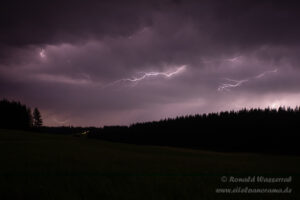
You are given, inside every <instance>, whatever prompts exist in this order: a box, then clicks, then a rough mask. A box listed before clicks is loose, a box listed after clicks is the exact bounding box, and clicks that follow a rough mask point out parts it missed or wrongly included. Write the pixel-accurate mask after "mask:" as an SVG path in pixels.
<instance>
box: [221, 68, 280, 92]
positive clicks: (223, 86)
mask: <svg viewBox="0 0 300 200" xmlns="http://www.w3.org/2000/svg"><path fill="white" fill-rule="evenodd" d="M277 72H278V69H274V70H270V71H265V72H263V73H261V74H258V75H256V76H254V77H250V78H247V79H242V80H233V79H229V78H225V80H227V83H222V84H221V85H220V86H219V87H218V91H230V88H236V87H240V86H241V85H242V84H243V83H245V82H248V81H252V80H254V79H260V78H262V77H264V76H266V75H267V74H270V73H277Z"/></svg>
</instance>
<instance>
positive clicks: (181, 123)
mask: <svg viewBox="0 0 300 200" xmlns="http://www.w3.org/2000/svg"><path fill="white" fill-rule="evenodd" d="M299 126H300V109H299V107H297V108H295V109H291V108H284V107H280V108H279V109H270V108H266V109H250V110H246V109H242V110H240V111H230V112H220V113H211V114H203V115H194V116H183V117H177V118H175V119H165V120H161V121H156V122H145V123H136V124H133V125H131V126H129V127H127V126H106V127H103V128H99V129H96V128H91V129H90V132H89V134H88V136H89V137H90V138H98V139H103V140H109V141H114V142H126V143H134V144H147V145H165V146H178V147H189V148H197V149H207V150H215V151H232V152H262V153H283V154H300V150H299V149H300V147H299V139H298V138H299V137H298V136H299Z"/></svg>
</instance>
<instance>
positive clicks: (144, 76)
mask: <svg viewBox="0 0 300 200" xmlns="http://www.w3.org/2000/svg"><path fill="white" fill-rule="evenodd" d="M185 69H186V65H182V66H180V67H178V68H176V69H175V70H174V71H169V72H141V74H142V75H141V76H139V77H134V78H124V79H120V80H117V81H115V82H113V83H111V84H109V85H107V86H111V85H115V84H117V83H120V82H132V83H137V82H140V81H142V80H145V79H147V78H149V77H159V76H160V77H165V78H171V77H173V76H175V75H176V74H179V73H181V72H183V71H184V70H185Z"/></svg>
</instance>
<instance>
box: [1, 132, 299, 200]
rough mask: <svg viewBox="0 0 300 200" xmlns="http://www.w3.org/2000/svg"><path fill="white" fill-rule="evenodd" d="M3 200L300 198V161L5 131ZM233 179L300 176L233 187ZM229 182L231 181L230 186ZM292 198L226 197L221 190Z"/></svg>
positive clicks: (270, 156) (261, 155) (227, 195)
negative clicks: (284, 190)
mask: <svg viewBox="0 0 300 200" xmlns="http://www.w3.org/2000/svg"><path fill="white" fill-rule="evenodd" d="M0 159H1V162H0V199H1V200H2V199H118V200H119V199H139V200H140V199H153V200H154V199H155V200H163V199H180V200H181V199H199V200H200V199H201V200H205V199H300V194H299V190H298V188H300V187H299V186H300V181H299V180H300V157H299V156H292V155H271V154H258V153H257V154H254V153H253V154H251V153H230V152H229V153H228V152H227V153H222V152H212V151H201V150H193V149H184V148H173V147H164V146H150V145H134V144H123V143H113V142H107V141H102V140H95V139H89V138H86V137H74V136H72V135H57V134H56V135H55V134H44V133H34V132H26V131H15V130H5V129H1V130H0ZM224 176H225V177H226V178H230V177H231V176H233V177H238V178H242V177H249V176H251V177H252V176H254V177H255V176H264V177H275V178H277V177H289V176H291V177H292V181H291V182H288V183H257V182H256V183H231V182H228V180H227V181H224ZM222 177H223V182H222V180H221V179H222ZM234 187H249V188H286V187H289V188H291V189H292V193H289V194H278V193H263V194H224V193H223V194H220V193H216V189H217V188H234Z"/></svg>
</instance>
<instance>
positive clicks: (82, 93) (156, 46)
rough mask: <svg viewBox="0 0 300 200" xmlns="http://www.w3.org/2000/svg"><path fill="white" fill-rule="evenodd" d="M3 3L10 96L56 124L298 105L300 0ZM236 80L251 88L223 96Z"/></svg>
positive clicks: (3, 60) (0, 53)
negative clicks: (146, 74)
mask: <svg viewBox="0 0 300 200" xmlns="http://www.w3.org/2000/svg"><path fill="white" fill-rule="evenodd" d="M1 3H2V4H1V7H0V27H1V31H0V83H1V85H0V92H1V97H4V96H6V97H8V98H13V99H19V100H22V101H23V102H25V103H27V104H29V105H32V106H39V107H40V108H41V109H42V111H44V113H46V115H47V119H46V120H45V121H46V122H47V123H48V124H50V125H59V123H60V122H66V121H68V123H73V124H77V125H99V124H113V123H125V124H126V123H131V122H135V121H138V120H139V121H141V120H153V119H160V118H164V117H169V116H173V117H174V116H176V115H181V114H191V113H199V112H200V113H201V112H210V111H219V110H222V109H231V108H240V107H243V106H268V105H271V104H272V105H279V104H281V103H287V104H290V105H294V104H295V99H296V98H297V97H298V96H297V94H298V93H299V91H300V88H299V81H298V77H299V75H300V72H299V70H298V68H299V63H300V61H299V56H298V55H299V50H300V44H299V36H298V35H300V27H299V26H298V22H299V19H300V6H299V3H298V2H297V1H271V0H261V1H238V0H231V1H196V0H195V1H169V0H165V1H138V0H136V1H79V0H77V1H66V0H62V1H51V2H42V1H32V0H30V1H24V2H23V1H22V2H18V1H12V0H11V1H2V2H1ZM183 65H185V66H186V68H185V70H184V71H181V72H180V73H178V74H176V75H175V76H174V77H165V76H162V75H159V76H156V77H155V76H151V77H147V78H145V80H142V81H138V82H136V83H133V82H132V81H129V80H133V79H134V78H139V77H143V74H145V73H147V72H148V73H149V72H156V73H171V72H174V71H176V69H178V68H179V67H181V66H183ZM275 69H276V70H278V71H277V72H276V73H267V74H266V75H265V76H259V75H260V74H263V73H265V72H268V71H274V70H275ZM256 76H259V77H261V78H259V79H258V78H257V79H256V78H252V77H256ZM128 79H129V80H128ZM228 79H234V80H236V81H241V80H248V81H245V82H243V84H241V85H237V86H234V87H231V88H230V90H228V91H218V87H220V85H222V84H226V83H227V84H228ZM124 80H127V81H124ZM231 84H232V83H231ZM255 99H256V100H255ZM253 101H255V102H253Z"/></svg>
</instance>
